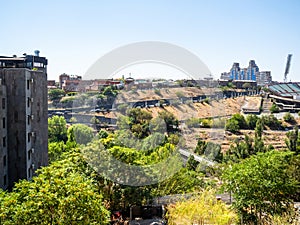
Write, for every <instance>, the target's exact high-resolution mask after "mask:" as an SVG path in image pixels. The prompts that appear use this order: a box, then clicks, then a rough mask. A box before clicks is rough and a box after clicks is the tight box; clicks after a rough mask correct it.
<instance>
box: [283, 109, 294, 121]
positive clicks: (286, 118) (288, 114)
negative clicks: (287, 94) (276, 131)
mask: <svg viewBox="0 0 300 225" xmlns="http://www.w3.org/2000/svg"><path fill="white" fill-rule="evenodd" d="M283 120H284V121H285V122H287V123H295V122H296V120H295V118H294V117H293V116H292V115H291V113H290V112H287V113H286V114H284V116H283Z"/></svg>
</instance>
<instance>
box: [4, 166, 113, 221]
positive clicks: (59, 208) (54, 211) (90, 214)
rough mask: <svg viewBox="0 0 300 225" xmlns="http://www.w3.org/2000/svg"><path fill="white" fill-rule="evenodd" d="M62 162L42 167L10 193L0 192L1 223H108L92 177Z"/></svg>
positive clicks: (105, 211) (100, 196) (107, 215)
mask: <svg viewBox="0 0 300 225" xmlns="http://www.w3.org/2000/svg"><path fill="white" fill-rule="evenodd" d="M65 163H66V162H65V161H57V162H55V163H53V164H52V165H51V166H48V167H44V168H43V169H42V170H39V171H38V176H36V177H34V178H33V180H32V181H31V182H30V181H25V180H23V181H20V182H19V183H17V184H16V186H15V188H14V190H13V192H11V193H5V194H3V193H1V192H0V224H4V225H9V224H102V225H105V224H108V221H109V212H108V211H107V209H106V208H105V207H104V205H103V197H102V195H100V194H99V193H98V192H97V189H96V187H95V186H94V185H93V181H92V180H91V179H90V178H87V177H85V176H84V175H82V174H80V173H78V172H77V171H74V170H73V169H72V167H67V165H69V163H67V164H65ZM73 168H74V167H73Z"/></svg>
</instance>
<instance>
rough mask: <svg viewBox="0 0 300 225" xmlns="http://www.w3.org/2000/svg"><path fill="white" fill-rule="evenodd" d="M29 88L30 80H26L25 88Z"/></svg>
mask: <svg viewBox="0 0 300 225" xmlns="http://www.w3.org/2000/svg"><path fill="white" fill-rule="evenodd" d="M29 88H30V80H27V90H29Z"/></svg>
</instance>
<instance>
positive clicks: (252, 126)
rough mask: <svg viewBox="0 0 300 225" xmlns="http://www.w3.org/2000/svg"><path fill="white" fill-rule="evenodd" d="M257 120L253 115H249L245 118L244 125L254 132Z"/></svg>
mask: <svg viewBox="0 0 300 225" xmlns="http://www.w3.org/2000/svg"><path fill="white" fill-rule="evenodd" d="M257 120H258V116H256V115H254V114H250V115H248V116H247V117H246V123H247V126H248V128H249V129H251V130H254V129H255V126H256V122H257Z"/></svg>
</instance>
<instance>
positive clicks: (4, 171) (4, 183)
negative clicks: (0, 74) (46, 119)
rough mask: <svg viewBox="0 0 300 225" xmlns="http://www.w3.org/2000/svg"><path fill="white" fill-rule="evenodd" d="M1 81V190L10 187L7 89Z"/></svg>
mask: <svg viewBox="0 0 300 225" xmlns="http://www.w3.org/2000/svg"><path fill="white" fill-rule="evenodd" d="M1 83H2V81H1V79H0V188H2V189H6V188H7V187H8V163H7V111H6V108H7V103H6V88H5V86H4V85H2V84H1Z"/></svg>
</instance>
